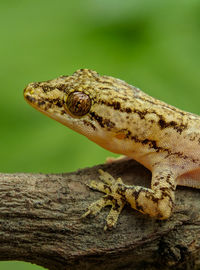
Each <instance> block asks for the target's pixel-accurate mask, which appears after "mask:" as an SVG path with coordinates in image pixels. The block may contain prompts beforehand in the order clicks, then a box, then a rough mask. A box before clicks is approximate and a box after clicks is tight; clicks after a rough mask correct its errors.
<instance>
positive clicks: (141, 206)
mask: <svg viewBox="0 0 200 270" xmlns="http://www.w3.org/2000/svg"><path fill="white" fill-rule="evenodd" d="M24 98H25V100H26V101H27V102H28V103H29V104H30V105H31V106H33V107H34V108H35V109H37V110H38V111H40V112H42V113H43V114H45V115H47V116H49V117H50V118H53V119H55V120H57V121H58V122H60V123H62V124H64V125H65V126H67V127H69V128H71V129H72V130H74V131H76V132H79V133H80V134H82V135H84V136H86V137H87V138H88V139H90V140H91V141H93V142H95V143H97V144H98V145H100V146H101V147H103V148H105V149H107V150H109V151H111V152H114V153H117V154H121V155H124V156H126V157H128V158H132V159H135V160H136V161H138V162H139V163H141V164H142V165H144V166H145V167H146V168H148V169H149V170H150V171H151V173H152V179H151V187H150V188H146V187H142V186H135V185H126V184H124V183H123V180H122V179H121V178H120V177H119V178H117V179H114V178H113V177H112V176H111V175H110V174H109V173H107V172H104V171H102V170H99V173H100V180H101V181H95V180H93V181H91V183H90V184H89V187H90V188H92V189H95V190H98V191H100V192H102V193H105V195H104V196H103V197H102V198H100V199H99V200H97V201H95V202H93V203H92V204H91V205H90V206H89V207H88V209H87V211H86V212H85V213H84V214H83V217H86V216H88V215H91V214H92V215H96V214H97V213H99V212H100V211H101V209H102V208H104V207H105V206H111V210H110V212H109V214H108V215H107V218H106V225H105V227H104V229H105V230H106V229H108V228H112V227H115V226H116V224H117V220H118V217H119V215H120V213H121V211H122V209H123V207H124V205H125V204H130V206H131V207H132V208H133V209H135V210H138V211H139V212H141V213H143V214H147V215H149V216H150V217H154V218H156V219H160V220H163V219H167V218H169V217H170V216H171V214H172V211H173V206H174V204H175V190H176V186H177V185H181V186H188V187H192V188H198V189H200V116H198V115H195V114H192V113H189V112H185V111H183V110H180V109H178V108H176V107H174V106H171V105H168V104H167V103H165V102H162V101H160V100H158V99H155V98H153V97H151V96H149V95H148V94H146V93H144V92H143V91H141V90H140V89H139V88H136V87H134V86H132V85H129V84H128V83H126V82H125V81H122V80H120V79H117V78H114V77H111V76H101V75H99V74H98V73H97V72H96V71H93V70H89V69H79V70H77V71H76V72H74V73H73V74H72V75H70V76H60V77H58V78H56V79H52V80H48V81H44V82H34V83H30V84H28V86H27V87H26V88H25V89H24Z"/></svg>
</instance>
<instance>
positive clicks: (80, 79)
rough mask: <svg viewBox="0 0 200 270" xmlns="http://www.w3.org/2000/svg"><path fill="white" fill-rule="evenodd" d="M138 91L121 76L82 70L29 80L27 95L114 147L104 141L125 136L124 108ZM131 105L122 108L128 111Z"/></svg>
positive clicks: (45, 109) (54, 115) (41, 108)
mask: <svg viewBox="0 0 200 270" xmlns="http://www.w3.org/2000/svg"><path fill="white" fill-rule="evenodd" d="M138 91H139V90H138V89H137V88H134V87H132V86H130V85H128V84H127V83H125V82H124V81H121V80H119V79H115V78H113V77H109V76H100V75H99V74H98V73H97V72H95V71H92V70H88V69H80V70H77V71H76V72H75V73H74V74H73V75H71V76H60V77H58V78H56V79H53V80H48V81H44V82H37V83H30V84H29V85H28V86H27V87H26V88H25V90H24V98H25V100H26V101H27V102H28V103H29V104H30V105H32V106H33V107H34V108H36V109H37V110H39V111H40V112H42V113H44V114H45V115H47V116H49V117H51V118H53V119H55V120H57V121H58V122H60V123H62V124H64V125H66V126H67V127H69V128H71V129H73V130H75V131H77V132H79V133H81V134H83V135H85V136H86V137H88V138H89V139H90V140H93V141H95V142H96V143H98V144H99V145H101V146H103V147H104V148H107V149H109V150H111V149H110V147H109V146H107V145H105V144H108V141H109V137H110V139H112V138H113V137H116V138H117V134H118V138H117V139H123V136H126V131H125V129H126V127H124V128H123V126H124V119H123V112H122V107H123V106H124V104H125V103H129V102H130V99H131V97H133V96H134V95H137V93H138ZM129 105H130V104H129ZM129 105H128V106H127V109H126V108H125V109H123V110H125V111H124V113H126V114H128V113H130V111H129V110H130V106H129ZM128 107H129V108H128ZM126 110H127V111H126ZM119 130H124V132H121V133H120V132H119ZM120 136H121V137H120ZM109 144H110V143H109Z"/></svg>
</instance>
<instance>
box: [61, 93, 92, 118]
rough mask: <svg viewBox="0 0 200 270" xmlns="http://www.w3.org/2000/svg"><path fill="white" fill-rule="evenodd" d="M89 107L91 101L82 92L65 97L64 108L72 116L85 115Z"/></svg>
mask: <svg viewBox="0 0 200 270" xmlns="http://www.w3.org/2000/svg"><path fill="white" fill-rule="evenodd" d="M90 107H91V100H90V98H89V96H88V95H86V94H84V93H82V92H73V93H71V94H69V96H68V97H67V100H66V103H65V108H66V110H67V111H69V112H70V113H71V114H72V115H74V116H83V115H85V114H87V113H88V112H89V110H90Z"/></svg>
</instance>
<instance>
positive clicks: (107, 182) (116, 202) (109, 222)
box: [82, 170, 126, 230]
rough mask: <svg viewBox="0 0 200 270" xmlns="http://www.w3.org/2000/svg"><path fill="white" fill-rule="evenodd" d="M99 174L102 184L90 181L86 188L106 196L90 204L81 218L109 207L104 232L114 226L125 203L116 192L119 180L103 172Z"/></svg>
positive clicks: (120, 183) (120, 181)
mask: <svg viewBox="0 0 200 270" xmlns="http://www.w3.org/2000/svg"><path fill="white" fill-rule="evenodd" d="M99 173H100V177H99V178H100V179H101V180H102V182H96V181H92V182H91V183H90V185H88V186H89V187H90V188H92V189H94V190H98V191H100V192H103V193H106V195H105V196H104V197H103V198H101V199H99V200H97V201H96V202H94V203H92V204H91V205H90V206H89V207H88V211H87V212H86V213H85V214H83V216H82V217H86V216H88V215H96V214H97V213H99V212H100V211H101V209H102V208H104V207H105V206H108V205H111V210H110V212H109V214H108V216H107V218H106V225H105V227H104V230H107V229H108V228H112V227H115V226H116V223H117V220H118V217H119V215H120V213H121V211H122V209H123V207H124V205H125V203H126V202H125V201H124V200H123V198H122V196H121V195H120V194H119V193H118V192H117V189H118V187H119V185H122V184H123V182H122V180H121V178H118V179H117V180H115V179H114V178H113V177H112V176H111V175H110V174H109V173H107V172H104V171H103V170H99Z"/></svg>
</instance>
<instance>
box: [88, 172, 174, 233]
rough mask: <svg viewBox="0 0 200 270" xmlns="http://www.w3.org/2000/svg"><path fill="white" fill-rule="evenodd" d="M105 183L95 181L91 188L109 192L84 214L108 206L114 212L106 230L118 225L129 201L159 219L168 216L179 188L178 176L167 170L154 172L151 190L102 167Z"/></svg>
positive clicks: (108, 219)
mask: <svg viewBox="0 0 200 270" xmlns="http://www.w3.org/2000/svg"><path fill="white" fill-rule="evenodd" d="M100 174H101V176H100V179H101V180H102V182H96V181H92V182H91V184H90V185H89V187H90V188H92V189H95V190H98V191H101V192H104V193H106V195H105V196H104V197H103V198H101V199H99V200H98V201H96V202H94V203H92V204H91V205H90V206H89V208H88V211H87V212H86V213H85V214H84V215H83V216H84V217H85V216H87V215H89V214H94V215H95V214H97V213H98V212H100V211H101V209H102V208H103V207H105V206H107V205H111V211H110V213H109V214H108V216H107V219H106V223H107V225H106V226H105V228H104V229H107V228H111V227H113V226H115V225H116V223H117V219H118V217H119V214H120V212H121V211H122V209H123V207H124V205H125V204H126V203H129V204H130V205H131V207H132V208H134V209H136V210H138V211H140V212H142V213H144V214H148V215H150V216H151V217H155V218H157V219H166V218H168V217H169V216H170V214H171V212H172V207H173V204H174V191H175V188H176V184H175V182H176V181H175V179H176V177H175V175H174V173H173V172H172V171H170V170H168V169H163V170H157V171H155V172H153V173H152V182H151V189H149V188H145V187H141V186H128V185H125V184H124V183H123V182H122V180H121V178H118V179H117V180H115V179H114V178H113V177H112V176H111V175H110V174H108V173H107V172H104V171H102V170H100Z"/></svg>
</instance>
